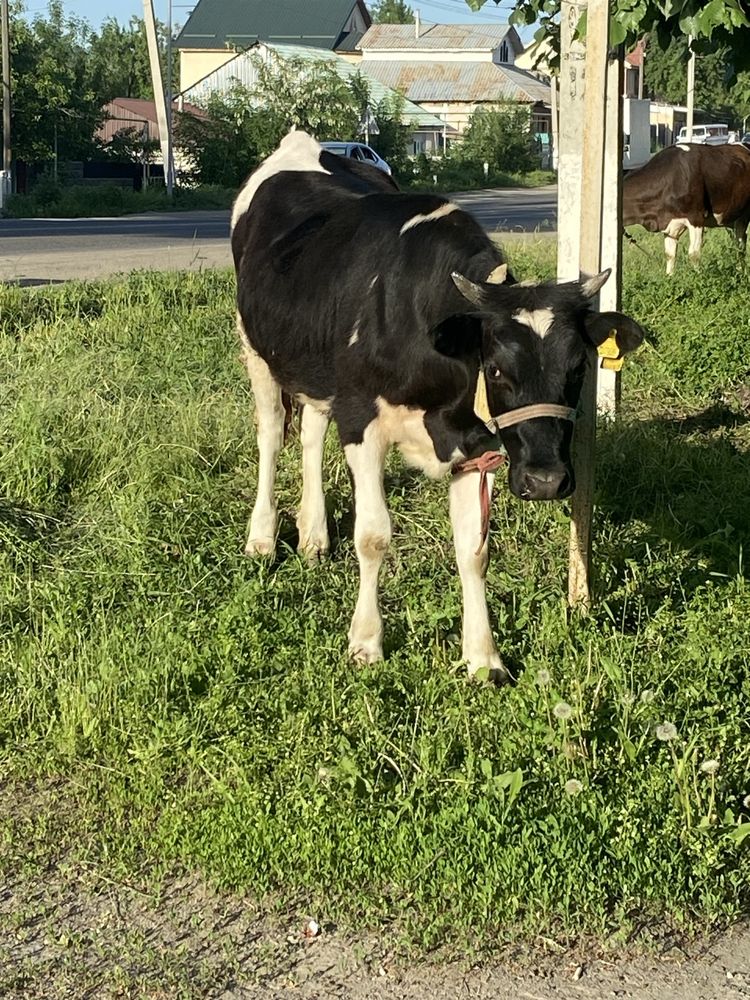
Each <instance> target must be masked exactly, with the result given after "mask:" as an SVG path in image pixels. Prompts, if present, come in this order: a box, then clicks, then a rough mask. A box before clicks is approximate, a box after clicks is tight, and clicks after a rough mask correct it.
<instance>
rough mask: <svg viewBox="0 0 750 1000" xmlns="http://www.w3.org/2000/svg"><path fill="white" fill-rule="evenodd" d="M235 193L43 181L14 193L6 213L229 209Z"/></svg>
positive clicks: (74, 215) (64, 215)
mask: <svg viewBox="0 0 750 1000" xmlns="http://www.w3.org/2000/svg"><path fill="white" fill-rule="evenodd" d="M236 194H237V192H236V191H235V190H234V189H230V188H223V187H219V186H218V185H204V186H202V187H198V188H178V189H177V190H176V191H175V193H174V197H173V198H171V199H170V198H169V197H168V196H167V192H166V191H165V190H164V188H163V187H150V188H147V189H146V190H145V191H133V190H132V189H131V188H125V187H120V186H119V185H114V184H97V185H86V186H75V185H72V186H70V187H62V186H60V187H58V186H56V185H50V184H44V185H42V186H40V188H39V189H38V190H34V191H32V192H31V194H28V195H23V194H16V195H13V196H12V197H11V198H10V199H9V200H8V204H7V206H6V207H5V210H4V211H5V215H7V216H10V217H11V218H14V219H35V218H59V219H80V218H95V217H103V218H107V217H111V216H120V215H135V214H138V213H140V212H194V211H198V210H210V209H223V208H229V207H230V206H231V204H232V202H233V201H234V198H235V196H236Z"/></svg>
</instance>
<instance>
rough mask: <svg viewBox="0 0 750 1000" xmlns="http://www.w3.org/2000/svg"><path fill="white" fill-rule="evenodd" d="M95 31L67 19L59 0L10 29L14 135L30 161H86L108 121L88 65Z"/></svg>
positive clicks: (16, 150) (20, 153)
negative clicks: (104, 123) (104, 124)
mask: <svg viewBox="0 0 750 1000" xmlns="http://www.w3.org/2000/svg"><path fill="white" fill-rule="evenodd" d="M89 39H90V31H89V28H88V25H87V24H86V22H85V21H81V20H79V19H78V18H74V17H67V16H65V14H64V13H63V8H62V4H61V3H60V2H59V0H53V2H52V3H50V5H49V8H48V11H47V14H46V15H45V16H42V15H37V16H36V17H35V18H34V20H33V21H32V22H31V23H30V24H29V23H28V22H26V21H25V20H23V19H22V18H21V17H19V16H18V15H16V16H14V18H13V28H12V31H11V65H12V79H11V86H12V92H13V100H12V113H13V121H12V136H13V152H14V155H15V156H16V157H19V158H21V159H24V160H27V161H29V162H39V161H45V160H47V161H48V160H52V159H53V157H54V155H55V150H56V151H57V155H58V158H59V159H61V160H76V159H85V158H86V157H87V156H89V155H90V154H91V152H92V151H93V149H94V146H95V143H94V133H95V131H96V129H97V127H98V126H99V124H100V123H101V121H102V119H103V113H102V110H101V101H100V99H99V95H98V94H97V93H96V90H95V88H94V86H93V81H92V79H91V74H90V72H89V67H88V43H89Z"/></svg>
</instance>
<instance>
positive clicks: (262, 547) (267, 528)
mask: <svg viewBox="0 0 750 1000" xmlns="http://www.w3.org/2000/svg"><path fill="white" fill-rule="evenodd" d="M237 323H238V328H239V331H240V339H241V341H242V360H243V362H244V364H245V367H246V368H247V373H248V375H249V376H250V382H251V384H252V387H253V396H254V397H255V426H256V428H257V438H258V494H257V496H256V498H255V506H254V507H253V512H252V514H251V515H250V524H249V526H248V533H247V544H246V545H245V554H246V555H249V556H270V555H273V553H274V550H275V548H276V522H277V516H276V497H275V495H274V486H275V482H276V462H277V460H278V457H279V452H280V451H281V447H282V445H283V444H284V404H283V402H282V398H281V387H280V386H279V384H278V382H277V381H276V380H275V379H274V377H273V375H272V374H271V370H270V368H269V367H268V365H267V364H266V363H265V361H264V360H263V358H261V357H260V355H259V354H257V353H256V352H255V351H254V350H253V349H252V347H251V346H250V344H249V343H248V340H247V337H246V336H245V334H244V330H243V327H242V321H241V320H239V319H238V321H237Z"/></svg>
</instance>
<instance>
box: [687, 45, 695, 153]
mask: <svg viewBox="0 0 750 1000" xmlns="http://www.w3.org/2000/svg"><path fill="white" fill-rule="evenodd" d="M692 44H693V36H692V35H688V50H689V52H690V58H689V59H688V71H687V121H686V122H685V140H686V142H692V141H693V111H694V108H695V52H693V50H692V48H691V46H692Z"/></svg>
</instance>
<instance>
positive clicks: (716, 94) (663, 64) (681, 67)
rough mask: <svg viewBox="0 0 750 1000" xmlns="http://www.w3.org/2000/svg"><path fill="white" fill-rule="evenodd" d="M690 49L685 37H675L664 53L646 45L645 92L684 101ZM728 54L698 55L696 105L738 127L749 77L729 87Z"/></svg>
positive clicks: (671, 99)
mask: <svg viewBox="0 0 750 1000" xmlns="http://www.w3.org/2000/svg"><path fill="white" fill-rule="evenodd" d="M689 55H690V53H689V50H688V44H687V39H686V38H676V39H674V40H673V43H672V44H671V45H670V47H669V48H668V49H667V50H666V51H664V50H662V49H660V48H659V47H658V45H653V46H649V47H648V49H647V51H646V60H645V74H646V77H645V84H646V90H647V91H648V93H650V94H652V95H653V96H654V97H656V98H658V99H659V100H663V101H668V102H670V103H674V104H682V103H684V101H685V93H686V91H685V88H686V86H687V63H688V58H689ZM730 67H731V54H730V52H729V50H727V49H721V50H720V51H715V52H707V53H706V54H703V55H698V56H697V58H696V67H695V104H696V107H697V108H700V109H701V110H702V111H707V112H709V113H710V114H711V115H712V116H716V117H723V118H725V119H726V120H727V122H728V124H729V125H730V126H731V125H732V124H733V123H734V124H735V125H737V126H738V127H739V126H741V124H742V118H743V117H744V115H745V114H747V111H748V107H750V104H749V103H748V98H749V96H750V95H748V93H747V86H748V77H749V76H750V74H747V73H742V74H740V76H739V77H738V79H737V80H736V81H735V82H734V83H731V84H730V80H729V77H730Z"/></svg>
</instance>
